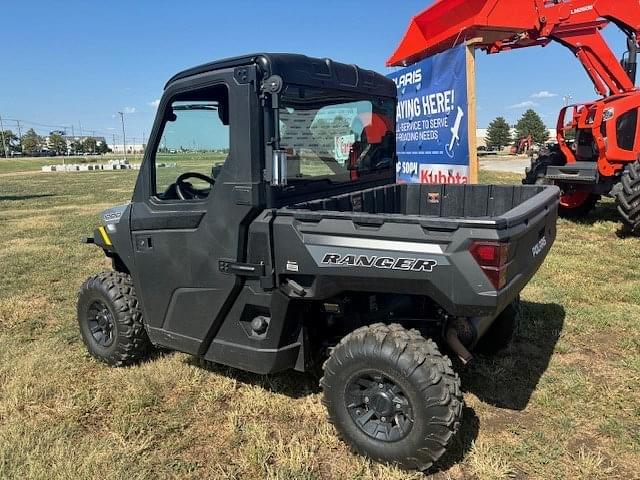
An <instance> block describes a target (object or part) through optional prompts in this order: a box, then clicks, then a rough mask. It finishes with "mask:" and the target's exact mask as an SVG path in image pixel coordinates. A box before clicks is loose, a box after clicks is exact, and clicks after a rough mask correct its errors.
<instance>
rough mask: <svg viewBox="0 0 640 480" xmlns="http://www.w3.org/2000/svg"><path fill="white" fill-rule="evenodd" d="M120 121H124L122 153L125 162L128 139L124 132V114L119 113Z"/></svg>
mask: <svg viewBox="0 0 640 480" xmlns="http://www.w3.org/2000/svg"><path fill="white" fill-rule="evenodd" d="M118 115H120V120H121V121H122V153H123V154H124V161H125V162H126V161H127V137H126V134H125V132H124V112H118Z"/></svg>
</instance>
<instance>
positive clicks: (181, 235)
mask: <svg viewBox="0 0 640 480" xmlns="http://www.w3.org/2000/svg"><path fill="white" fill-rule="evenodd" d="M252 103H253V105H252ZM255 107H256V103H255V102H254V101H253V100H252V99H251V90H250V88H249V85H238V84H237V82H234V81H233V71H232V70H231V71H226V72H225V71H221V72H215V73H213V74H209V75H208V76H207V78H206V79H204V80H203V79H202V78H199V79H198V80H196V81H194V80H189V79H185V80H183V81H180V82H178V84H177V85H174V86H173V87H171V88H170V89H169V90H167V92H166V93H165V95H164V97H163V100H162V102H161V105H160V110H159V113H158V117H157V119H156V123H155V125H154V134H153V136H152V138H151V142H150V143H151V145H152V148H151V149H150V151H149V152H148V154H147V155H146V156H145V161H144V164H143V167H142V170H143V171H142V172H141V175H140V178H139V180H138V184H137V185H136V193H135V194H134V202H133V205H132V213H131V236H132V238H131V240H132V244H133V250H134V261H135V268H134V269H133V271H132V275H133V277H134V280H135V284H136V288H137V290H138V297H139V298H140V300H141V303H142V307H143V314H144V320H145V325H146V327H147V331H148V333H149V336H150V338H151V340H152V341H153V342H154V343H156V344H160V345H164V346H166V347H170V348H172V349H175V350H181V351H184V352H188V353H192V354H198V353H200V352H201V351H204V350H205V349H206V347H207V345H206V343H207V342H210V339H211V338H212V337H213V335H214V334H215V331H216V330H217V328H218V327H219V324H220V322H221V321H222V320H223V319H224V317H225V315H226V312H227V311H228V310H229V309H230V307H231V306H232V305H233V302H234V300H235V297H236V296H237V294H238V291H239V289H240V287H241V284H242V283H241V279H240V278H239V277H237V276H236V275H233V274H229V272H228V271H226V272H224V271H222V269H221V268H220V265H221V263H224V262H226V263H227V264H228V263H229V262H241V261H242V260H243V259H244V248H245V244H246V238H245V237H246V231H245V228H244V225H245V222H246V221H247V219H249V218H252V216H254V215H255V214H254V213H253V212H254V209H255V207H254V205H253V204H252V202H251V201H247V196H246V195H240V194H238V191H239V190H240V191H242V190H243V186H246V185H247V184H250V180H251V178H250V174H251V169H249V168H244V167H245V166H246V165H247V164H249V165H250V164H251V155H252V151H251V145H252V143H253V142H252V141H251V138H250V134H249V133H247V132H248V130H247V129H246V128H245V129H242V128H238V127H239V126H241V125H243V124H244V125H246V124H248V122H249V121H250V120H251V111H252V108H255ZM214 171H215V172H216V173H217V177H216V178H215V179H214V178H212V175H213V173H212V172H214ZM243 172H244V173H243ZM243 175H247V177H246V178H245V177H243ZM245 190H246V188H245ZM249 198H250V196H249ZM239 200H240V201H239Z"/></svg>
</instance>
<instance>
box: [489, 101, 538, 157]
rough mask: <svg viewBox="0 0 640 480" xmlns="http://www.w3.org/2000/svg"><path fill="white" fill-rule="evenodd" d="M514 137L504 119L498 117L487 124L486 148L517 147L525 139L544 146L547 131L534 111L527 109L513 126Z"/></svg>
mask: <svg viewBox="0 0 640 480" xmlns="http://www.w3.org/2000/svg"><path fill="white" fill-rule="evenodd" d="M515 131H516V134H515V137H513V136H512V134H511V126H510V125H509V123H508V122H507V121H506V120H505V119H504V117H498V118H496V119H495V120H494V121H493V122H491V123H490V124H489V128H488V129H487V147H489V148H492V149H495V150H502V149H503V148H504V147H508V146H509V145H515V146H518V144H519V143H520V141H521V140H522V139H525V138H529V136H531V138H532V139H533V143H534V144H537V145H544V144H545V143H546V142H548V141H549V130H548V129H547V127H546V126H545V124H544V122H543V121H542V118H540V115H538V114H537V113H536V112H535V111H534V110H532V109H529V110H527V111H526V112H524V114H523V115H522V117H521V118H520V120H518V123H516V125H515Z"/></svg>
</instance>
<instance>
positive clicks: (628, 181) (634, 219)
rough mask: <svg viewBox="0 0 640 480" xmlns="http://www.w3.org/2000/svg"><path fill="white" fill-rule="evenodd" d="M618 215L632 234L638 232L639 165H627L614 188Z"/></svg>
mask: <svg viewBox="0 0 640 480" xmlns="http://www.w3.org/2000/svg"><path fill="white" fill-rule="evenodd" d="M614 197H615V199H616V204H617V206H618V213H620V216H621V217H622V221H623V222H624V224H625V226H626V227H627V228H629V229H630V230H631V232H632V233H635V234H637V233H638V232H640V163H639V162H634V163H632V164H630V165H628V166H627V167H626V168H625V170H624V172H623V174H622V179H621V180H620V183H619V184H617V185H616V186H615V188H614Z"/></svg>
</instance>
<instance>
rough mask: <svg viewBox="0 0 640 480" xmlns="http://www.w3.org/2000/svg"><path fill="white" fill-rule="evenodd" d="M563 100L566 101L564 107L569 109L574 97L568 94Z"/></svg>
mask: <svg viewBox="0 0 640 480" xmlns="http://www.w3.org/2000/svg"><path fill="white" fill-rule="evenodd" d="M562 99H563V100H564V106H565V107H567V106H569V102H570V101H571V100H573V95H571V94H570V93H567V94H566V95H565V96H564V97H562Z"/></svg>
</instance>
